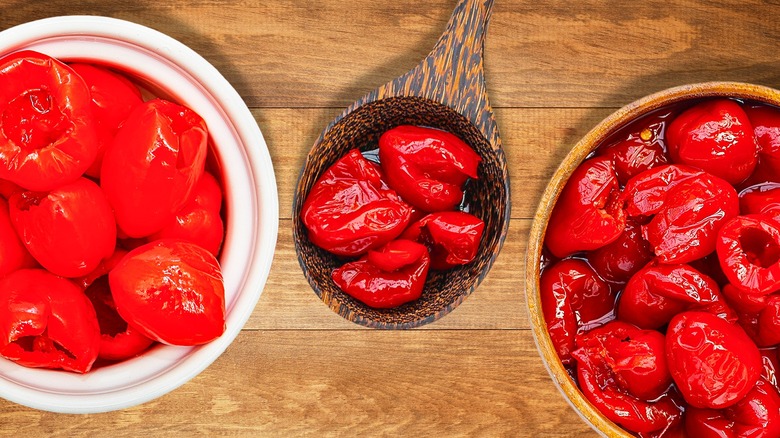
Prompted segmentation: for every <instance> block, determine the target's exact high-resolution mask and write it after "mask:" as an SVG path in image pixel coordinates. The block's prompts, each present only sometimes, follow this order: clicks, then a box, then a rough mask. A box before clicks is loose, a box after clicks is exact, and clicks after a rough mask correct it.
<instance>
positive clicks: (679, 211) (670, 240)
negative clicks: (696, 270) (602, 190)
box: [624, 165, 739, 264]
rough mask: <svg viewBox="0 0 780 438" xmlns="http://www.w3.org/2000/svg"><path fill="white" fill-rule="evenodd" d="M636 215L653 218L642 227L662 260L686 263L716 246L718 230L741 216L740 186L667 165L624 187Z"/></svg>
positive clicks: (644, 234) (628, 203)
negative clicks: (732, 219)
mask: <svg viewBox="0 0 780 438" xmlns="http://www.w3.org/2000/svg"><path fill="white" fill-rule="evenodd" d="M624 193H625V194H626V195H625V198H626V202H627V207H626V209H627V211H628V214H629V215H630V216H632V217H651V219H650V220H649V222H648V223H647V224H646V225H644V226H643V227H642V235H643V236H644V238H645V239H646V240H647V241H648V242H650V245H651V246H652V247H653V252H654V253H655V255H656V257H657V258H658V260H659V261H660V262H661V263H670V264H678V263H688V262H691V261H694V260H696V259H699V258H702V257H704V256H706V255H708V254H709V253H711V252H712V251H714V250H715V244H716V241H717V231H718V229H719V228H720V227H721V226H722V225H723V224H724V223H725V222H726V221H728V220H729V219H731V218H733V217H735V216H737V215H738V214H739V199H738V196H737V192H736V190H734V188H733V187H732V186H731V185H730V184H729V183H727V182H726V181H724V180H722V179H720V178H718V177H715V176H713V175H710V174H708V173H705V172H699V171H696V170H695V169H691V168H687V167H682V166H676V165H668V166H660V167H656V168H654V169H651V170H649V171H647V172H643V173H641V174H639V175H637V176H636V177H635V178H634V179H632V180H631V181H629V183H628V184H627V185H626V188H625V190H624Z"/></svg>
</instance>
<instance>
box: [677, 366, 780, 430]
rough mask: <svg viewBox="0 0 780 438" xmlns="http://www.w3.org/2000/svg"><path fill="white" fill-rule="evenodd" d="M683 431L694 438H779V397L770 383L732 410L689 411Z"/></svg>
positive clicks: (759, 384)
mask: <svg viewBox="0 0 780 438" xmlns="http://www.w3.org/2000/svg"><path fill="white" fill-rule="evenodd" d="M685 417H686V418H685V429H686V432H687V433H688V435H689V436H691V437H697V438H774V437H777V436H780V395H778V393H777V389H775V388H774V387H773V386H772V385H771V384H770V383H768V382H766V381H764V380H761V379H759V380H758V382H757V383H756V386H754V387H753V389H751V390H750V392H748V393H747V395H745V397H744V398H743V399H741V400H739V401H738V402H737V403H735V404H734V405H733V406H731V407H729V408H726V409H721V410H714V409H698V408H690V409H688V410H687V411H686V413H685Z"/></svg>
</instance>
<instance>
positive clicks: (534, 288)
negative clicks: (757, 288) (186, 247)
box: [525, 82, 780, 438]
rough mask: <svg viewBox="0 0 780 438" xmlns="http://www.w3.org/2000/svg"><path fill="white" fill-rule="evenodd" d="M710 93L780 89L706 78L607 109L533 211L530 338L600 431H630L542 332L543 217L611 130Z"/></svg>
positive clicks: (764, 96)
mask: <svg viewBox="0 0 780 438" xmlns="http://www.w3.org/2000/svg"><path fill="white" fill-rule="evenodd" d="M711 97H731V98H737V99H745V100H752V101H756V102H761V103H767V104H771V105H775V106H780V91H778V90H775V89H772V88H768V87H763V86H760V85H752V84H744V83H738V82H706V83H701V84H691V85H683V86H680V87H675V88H670V89H667V90H664V91H661V92H658V93H655V94H652V95H650V96H647V97H643V98H641V99H639V100H637V101H635V102H633V103H630V104H628V105H626V106H624V107H623V108H621V109H619V110H617V111H616V112H614V113H612V114H611V115H610V116H609V117H607V118H606V119H604V120H603V121H601V123H599V124H598V125H597V126H596V127H595V128H593V129H592V130H591V131H590V132H588V133H587V134H586V135H585V137H583V138H582V139H581V140H580V141H579V142H578V143H577V144H576V145H575V146H574V148H573V149H572V150H571V152H569V154H568V155H567V156H566V158H564V160H563V163H561V165H560V167H558V169H557V170H556V171H555V174H553V177H552V179H551V180H550V184H549V185H548V186H547V188H546V189H545V191H544V194H543V195H542V199H541V201H540V203H539V207H538V208H537V210H536V215H535V216H534V222H533V225H532V227H531V234H530V237H529V240H528V252H527V253H526V278H525V280H526V284H525V287H526V299H527V303H528V310H529V312H530V316H531V326H532V328H533V334H534V339H535V341H536V345H537V348H538V349H539V353H540V355H541V356H542V360H543V361H544V364H545V366H546V368H547V370H548V372H549V373H550V376H551V377H552V380H553V383H554V384H555V385H556V386H557V387H558V389H560V391H561V392H562V393H563V396H564V397H565V398H566V401H567V402H569V404H570V405H571V406H572V407H573V408H574V410H575V411H577V413H578V414H579V415H580V416H581V417H582V418H583V419H584V420H585V421H586V422H588V423H589V424H590V425H591V427H593V429H595V430H596V431H598V432H599V433H601V434H602V435H604V436H609V437H626V438H630V437H632V436H633V435H630V434H629V433H628V432H626V431H625V430H624V429H622V428H621V427H620V426H618V425H616V424H615V423H613V422H612V421H610V420H609V419H607V418H606V417H605V416H604V415H602V414H601V412H599V410H598V409H596V408H595V407H594V406H593V405H591V404H590V402H588V400H586V399H585V397H584V396H583V395H582V393H581V392H580V390H579V389H578V388H577V385H576V384H575V383H574V382H573V381H572V379H571V378H570V377H569V374H568V373H567V372H566V370H565V369H564V367H563V364H562V363H561V361H560V359H559V358H558V355H557V353H556V352H555V348H554V347H553V344H552V341H551V339H550V335H549V334H548V332H547V324H546V323H545V321H544V315H543V314H542V305H541V299H540V295H539V276H540V270H541V266H540V265H541V256H542V248H543V246H544V236H545V231H546V229H547V222H548V221H549V219H550V214H551V213H552V210H553V207H554V206H555V202H556V201H557V199H558V196H559V195H560V193H561V190H563V187H564V186H565V185H566V182H567V181H568V180H569V177H570V176H571V174H572V173H573V172H574V170H575V169H576V168H577V166H579V165H580V164H581V163H582V162H583V161H584V160H585V158H586V157H588V155H589V154H590V153H591V152H593V151H594V150H595V149H596V148H597V147H598V146H600V145H601V144H602V143H603V142H604V141H605V140H607V139H608V138H610V137H611V136H612V135H613V134H614V133H615V132H616V131H618V130H619V129H621V128H623V127H624V126H626V125H628V124H630V123H631V122H632V121H634V120H636V119H638V118H640V117H642V116H644V115H646V114H649V113H651V112H654V111H657V110H661V109H664V108H666V107H673V106H676V105H679V104H684V103H685V102H689V101H690V102H693V101H696V100H699V99H705V98H711Z"/></svg>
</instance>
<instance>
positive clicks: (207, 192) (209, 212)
mask: <svg viewBox="0 0 780 438" xmlns="http://www.w3.org/2000/svg"><path fill="white" fill-rule="evenodd" d="M221 208H222V190H221V189H220V187H219V183H218V182H217V180H216V178H214V177H213V176H212V175H211V174H210V173H208V172H203V176H202V177H200V180H198V184H196V185H195V189H194V190H193V191H192V195H191V196H190V199H188V200H187V203H186V204H184V206H183V207H182V208H181V210H179V211H178V212H177V213H176V216H175V217H174V218H173V219H172V220H171V221H170V222H168V224H167V225H166V226H165V227H164V228H163V229H162V230H160V231H158V232H156V233H154V234H152V235H151V236H150V237H149V238H148V240H149V241H150V242H152V241H155V240H159V239H181V240H186V241H188V242H192V243H195V244H197V245H199V246H202V247H203V248H205V249H207V250H208V251H209V252H210V253H212V254H213V255H214V257H216V256H217V255H218V254H219V248H220V246H222V239H223V238H224V237H225V225H224V223H223V222H222V217H221V216H220V210H221Z"/></svg>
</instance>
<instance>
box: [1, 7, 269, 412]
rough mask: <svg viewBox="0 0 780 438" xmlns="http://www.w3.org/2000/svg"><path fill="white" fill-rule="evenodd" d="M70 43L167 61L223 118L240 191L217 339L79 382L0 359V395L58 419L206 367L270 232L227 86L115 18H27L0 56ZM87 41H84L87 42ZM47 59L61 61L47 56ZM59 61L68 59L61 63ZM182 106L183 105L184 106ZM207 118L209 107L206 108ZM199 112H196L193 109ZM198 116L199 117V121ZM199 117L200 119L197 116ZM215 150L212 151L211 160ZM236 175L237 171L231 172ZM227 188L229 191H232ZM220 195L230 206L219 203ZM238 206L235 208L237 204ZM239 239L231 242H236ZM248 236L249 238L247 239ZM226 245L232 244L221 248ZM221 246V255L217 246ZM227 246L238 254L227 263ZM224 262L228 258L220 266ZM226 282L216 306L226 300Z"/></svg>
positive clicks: (235, 316)
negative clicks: (232, 273)
mask: <svg viewBox="0 0 780 438" xmlns="http://www.w3.org/2000/svg"><path fill="white" fill-rule="evenodd" d="M60 38H65V39H67V38H79V39H81V42H80V43H79V44H91V43H92V42H95V43H96V44H97V42H99V41H98V40H103V41H104V42H106V41H114V42H115V43H119V44H127V45H128V46H133V47H136V48H138V49H139V50H141V51H144V52H148V54H149V56H156V57H158V58H160V59H161V60H163V61H165V62H167V63H169V64H170V69H171V74H173V72H174V71H175V70H178V73H181V74H183V75H186V76H187V77H188V78H189V79H190V80H195V81H196V82H197V83H198V85H199V86H200V87H201V88H202V90H203V91H204V92H205V93H207V94H208V98H210V99H212V101H214V102H216V103H217V104H218V108H215V109H213V111H215V112H221V113H222V114H221V115H222V116H223V117H227V120H228V121H229V124H230V125H229V126H227V127H226V128H225V130H230V129H232V130H233V132H232V134H233V135H235V136H236V137H237V140H239V141H240V144H241V145H244V147H243V148H241V149H242V150H235V151H234V150H230V151H228V152H226V154H228V155H229V157H228V159H229V160H230V161H227V163H223V164H231V163H232V164H233V165H237V164H238V165H240V164H241V163H240V162H239V161H237V159H238V158H242V159H243V161H244V163H243V167H244V168H243V169H240V168H235V167H230V169H229V170H230V174H229V175H228V171H227V166H223V178H224V179H225V181H226V184H230V185H231V187H233V184H232V181H233V180H235V181H236V182H237V183H239V184H242V185H241V186H240V187H239V188H238V189H237V190H231V193H226V194H225V196H226V203H227V204H228V205H229V214H228V221H227V222H228V223H227V224H226V225H227V227H228V232H227V233H226V241H225V248H226V249H225V250H224V251H223V257H222V263H223V268H224V269H225V270H227V269H233V267H234V266H238V265H239V264H241V266H240V267H239V268H236V269H238V271H239V272H237V275H240V276H241V279H240V280H236V282H238V284H236V285H235V290H233V291H232V293H233V297H234V298H235V299H234V300H232V301H229V302H226V306H227V309H226V310H227V318H226V330H225V333H224V334H223V335H222V336H221V337H219V338H218V339H216V340H214V341H212V342H210V343H208V344H205V345H202V346H198V347H171V346H159V347H156V348H154V349H153V351H151V352H150V353H147V354H144V355H142V356H141V357H138V358H134V359H131V360H129V361H126V362H122V363H120V364H118V365H112V366H109V367H103V368H100V369H97V370H95V371H93V372H90V373H88V374H86V375H77V374H72V373H66V372H63V371H55V370H44V369H30V368H24V367H21V366H19V365H16V364H13V363H11V362H10V361H7V360H5V359H0V396H2V397H3V398H5V399H7V400H10V401H13V402H16V403H19V404H22V405H25V406H29V407H32V408H36V409H41V410H46V411H52V412H62V413H96V412H106V411H113V410H118V409H124V408H127V407H131V406H135V405H138V404H141V403H144V402H147V401H149V400H152V399H154V398H157V397H159V396H161V395H163V394H166V393H168V392H170V391H172V390H174V389H175V388H177V387H179V386H181V385H182V384H184V383H185V382H187V381H189V380H190V379H192V378H193V377H195V376H196V375H197V374H199V373H200V372H201V371H203V370H204V369H205V368H206V367H207V366H208V365H210V364H211V363H212V362H213V361H214V360H216V359H217V358H218V357H219V356H220V355H221V354H222V352H223V351H224V350H225V349H226V348H227V347H228V345H230V343H231V342H232V341H233V339H234V338H235V337H236V336H237V335H238V333H239V332H240V331H241V329H242V327H243V326H244V324H245V323H246V321H247V320H248V319H249V317H250V315H251V314H252V312H253V310H254V308H255V305H256V304H257V301H258V299H259V298H260V295H261V293H262V291H263V288H264V286H265V283H266V281H267V279H268V275H269V273H270V268H271V262H272V260H273V255H274V249H275V247H276V239H277V234H278V211H279V203H278V194H277V187H276V179H275V176H274V171H273V166H272V163H271V157H270V154H269V152H268V148H267V145H266V143H265V140H264V138H263V135H262V133H261V132H260V128H259V127H258V125H257V122H256V121H255V119H254V117H253V116H252V114H251V112H250V111H249V108H248V107H247V106H246V104H245V103H244V101H243V99H242V98H241V97H240V95H239V94H238V93H237V92H236V90H235V89H234V88H233V87H232V86H231V85H230V83H229V82H228V81H227V80H226V79H225V78H224V77H223V76H222V75H221V74H220V73H219V71H217V69H216V68H215V67H214V66H212V65H211V64H210V63H209V62H208V61H207V60H205V59H204V58H203V57H201V56H200V55H198V54H197V53H196V52H195V51H193V50H192V49H190V48H189V47H187V46H186V45H184V44H182V43H181V42H179V41H177V40H175V39H173V38H171V37H169V36H167V35H165V34H163V33H161V32H159V31H156V30H154V29H151V28H148V27H146V26H143V25H140V24H136V23H132V22H129V21H125V20H120V19H116V18H109V17H102V16H80V15H72V16H60V17H50V18H45V19H41V20H37V21H32V22H28V23H24V24H20V25H18V26H15V27H12V28H9V29H7V30H4V31H2V32H0V54H5V53H10V52H13V51H16V50H21V49H24V48H28V47H29V46H31V45H33V46H34V45H35V43H36V42H39V41H42V40H46V39H51V40H55V39H60ZM92 40H94V41H92ZM53 56H63V55H56V54H53ZM63 57H64V58H66V59H67V58H68V56H63ZM79 58H80V59H83V60H87V61H88V60H90V59H92V60H95V61H100V60H102V57H101V54H99V53H87V54H85V55H84V56H79ZM185 100H186V99H185ZM209 111H212V110H209ZM199 112H200V111H199ZM201 115H203V114H201ZM204 119H206V120H207V123H208V121H209V120H208V119H207V118H206V116H204ZM222 153H223V151H221V150H220V159H222V158H223V157H222ZM240 171H243V173H241V172H240ZM235 191H238V192H240V193H239V194H237V193H233V192H235ZM228 198H230V199H228ZM239 201H240V202H239ZM231 206H232V207H235V208H238V207H239V206H243V207H241V208H244V207H246V208H244V210H247V209H248V210H249V213H250V214H248V215H238V214H233V211H234V209H233V208H231ZM231 227H232V228H236V229H240V230H242V231H243V230H244V227H249V229H250V231H251V235H248V234H244V233H236V232H231V231H232V228H231ZM239 234H241V235H239ZM248 237H251V238H248ZM231 245H232V246H231ZM229 247H230V248H231V251H228V250H227V248H229ZM232 248H236V251H235V252H236V253H239V254H238V256H234V255H233V253H234V251H233V250H232ZM226 258H227V259H228V260H226ZM228 281H229V280H228V278H227V275H226V300H228V296H227V295H228V294H230V293H231V291H229V290H228V289H229V288H228ZM144 366H149V367H150V368H154V369H155V370H156V371H155V372H153V373H152V374H150V375H146V376H143V377H141V378H140V379H135V380H134V377H133V376H132V375H128V371H129V370H138V369H141V367H144ZM23 375H24V376H27V378H29V377H30V376H34V377H35V379H41V380H36V381H47V382H49V381H51V380H52V379H54V380H55V381H59V380H61V379H62V380H63V381H64V382H65V383H63V384H62V385H64V386H62V385H60V386H57V385H55V387H56V388H55V389H44V390H41V389H40V388H38V387H36V386H35V385H31V384H29V381H25V379H20V376H23ZM123 377H124V378H125V379H128V378H129V379H130V380H129V381H130V382H131V383H129V384H127V385H125V386H121V387H117V388H110V387H107V386H106V382H108V381H110V380H112V379H117V378H120V379H121V378H123ZM91 380H92V381H98V380H100V381H102V383H101V385H103V389H101V390H98V391H91V390H89V389H85V390H83V391H78V390H73V391H68V390H63V389H62V388H71V387H73V388H75V385H83V386H85V387H87V388H88V387H89V385H90V381H91Z"/></svg>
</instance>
